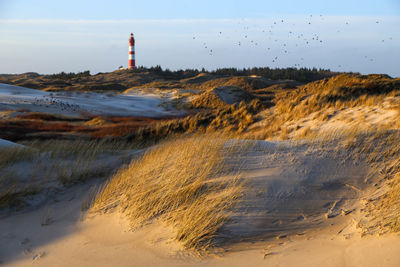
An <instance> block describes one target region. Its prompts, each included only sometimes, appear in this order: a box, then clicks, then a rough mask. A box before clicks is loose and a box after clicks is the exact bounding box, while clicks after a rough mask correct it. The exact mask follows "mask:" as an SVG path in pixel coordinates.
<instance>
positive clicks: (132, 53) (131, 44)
mask: <svg viewBox="0 0 400 267" xmlns="http://www.w3.org/2000/svg"><path fill="white" fill-rule="evenodd" d="M134 68H136V64H135V38H133V33H131V38H129V67H128V69H134Z"/></svg>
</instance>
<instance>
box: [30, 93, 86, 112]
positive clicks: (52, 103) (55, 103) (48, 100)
mask: <svg viewBox="0 0 400 267" xmlns="http://www.w3.org/2000/svg"><path fill="white" fill-rule="evenodd" d="M26 102H28V101H26ZM30 104H33V105H36V106H40V107H46V108H50V107H52V108H56V109H58V110H61V111H66V112H78V111H80V110H81V107H80V106H79V105H77V104H72V103H68V102H64V101H62V100H58V99H56V98H53V97H46V96H43V97H42V98H38V97H35V98H34V101H33V102H31V103H30Z"/></svg>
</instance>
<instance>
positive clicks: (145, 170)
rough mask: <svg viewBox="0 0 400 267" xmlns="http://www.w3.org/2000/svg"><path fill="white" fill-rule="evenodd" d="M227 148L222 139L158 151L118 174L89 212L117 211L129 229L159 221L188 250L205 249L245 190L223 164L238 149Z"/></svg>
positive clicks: (186, 141) (176, 143)
mask: <svg viewBox="0 0 400 267" xmlns="http://www.w3.org/2000/svg"><path fill="white" fill-rule="evenodd" d="M225 144H226V139H222V138H216V137H208V136H197V137H187V138H182V139H180V140H173V141H168V142H165V143H163V144H161V145H158V146H157V147H154V148H152V149H150V150H149V151H148V152H147V153H145V154H144V155H143V157H142V158H140V159H139V160H134V161H132V162H131V164H130V165H129V166H127V167H125V168H122V169H121V170H119V171H118V172H117V173H116V174H115V175H114V177H113V178H112V179H111V180H110V181H109V182H108V183H107V184H106V185H105V187H104V188H103V189H102V190H101V191H100V193H99V194H98V195H97V198H96V199H95V201H94V204H93V206H92V208H91V210H92V211H103V212H106V211H108V210H113V208H115V207H119V210H120V211H121V212H122V213H124V214H125V215H126V216H127V217H128V218H129V220H130V222H131V226H132V227H133V228H136V227H140V226H143V225H144V224H146V223H148V222H151V221H152V220H155V219H157V220H160V221H162V222H164V223H166V224H168V225H172V226H173V227H174V228H175V230H176V233H175V239H176V240H179V241H181V242H182V243H183V245H184V246H185V247H186V248H194V249H207V248H209V247H210V246H213V245H215V244H216V243H215V242H216V240H217V239H218V237H219V236H218V233H219V230H220V229H221V227H222V226H223V225H224V223H225V222H226V221H227V220H229V210H230V209H231V208H232V207H233V206H234V205H235V204H236V203H237V201H238V199H239V198H240V196H241V193H242V191H243V189H244V185H243V183H242V182H241V179H240V178H239V177H238V176H237V174H235V173H234V172H232V170H231V169H230V168H228V166H227V164H226V159H227V157H229V156H230V155H232V153H234V151H237V150H236V149H237V147H236V148H229V147H228V146H226V145H225ZM228 170H229V171H228Z"/></svg>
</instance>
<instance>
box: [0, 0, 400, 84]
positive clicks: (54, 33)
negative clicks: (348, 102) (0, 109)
mask: <svg viewBox="0 0 400 267" xmlns="http://www.w3.org/2000/svg"><path fill="white" fill-rule="evenodd" d="M311 15H312V16H311ZM321 15H322V16H321ZM282 20H283V22H282ZM275 23H276V24H275ZM399 25H400V0H380V1H378V0H364V1H361V0H347V1H344V0H336V1H321V0H319V1H314V0H309V1H306V0H303V1H298V0H297V1H296V0H292V1H290V0H286V1H285V0H280V1H261V0H259V1H255V0H253V1H251V0H247V1H237V0H230V1H228V0H220V1H217V0H214V1H211V0H203V1H183V0H174V1H127V0H125V1H122V0H121V1H118V0H114V1H104V0H97V1H90V0H86V1H85V0H80V1H78V0H69V1H54V0H53V1H50V0H35V1H32V0H0V36H1V37H0V51H1V52H0V73H21V72H26V71H36V72H40V73H54V72H59V71H68V72H69V71H81V70H87V69H89V70H91V71H92V72H93V73H96V72H105V71H112V70H114V69H116V68H117V67H118V66H120V65H123V66H126V65H127V57H128V56H127V54H128V53H127V49H128V47H127V45H128V38H129V33H130V32H134V33H135V36H136V43H137V45H136V46H137V47H136V51H137V64H139V65H144V66H152V65H158V64H159V65H161V66H163V67H164V68H165V67H168V68H172V69H178V68H201V67H206V68H208V69H214V68H217V67H231V66H232V67H240V68H241V67H252V66H270V67H289V66H304V67H321V68H330V69H333V70H340V71H357V72H362V73H388V74H390V75H392V76H400V68H399V63H398V62H400V51H399V47H400V27H399ZM220 32H221V33H220ZM193 38H195V39H193ZM313 38H314V39H313ZM321 41H322V42H321ZM206 47H207V48H206ZM211 50H212V52H211Z"/></svg>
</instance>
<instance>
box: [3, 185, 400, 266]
mask: <svg viewBox="0 0 400 267" xmlns="http://www.w3.org/2000/svg"><path fill="white" fill-rule="evenodd" d="M85 190H87V186H80V187H78V188H72V189H70V190H69V191H68V192H65V193H64V194H62V195H59V196H58V197H57V199H55V201H53V203H49V204H48V205H47V206H45V207H42V208H40V209H37V210H33V211H29V212H23V213H20V214H17V215H13V216H9V217H6V218H2V219H1V220H0V229H1V234H0V261H1V262H2V265H4V266H226V267H227V266H374V267H376V266H398V263H399V262H400V253H399V252H400V238H399V236H398V235H388V236H384V237H378V236H374V237H368V238H361V237H360V236H358V235H354V236H351V237H349V238H345V237H343V236H342V235H340V234H338V233H337V230H338V228H337V227H333V228H331V229H330V230H327V229H324V230H314V231H310V232H308V233H306V234H304V235H301V236H287V237H285V238H281V239H273V240H272V241H262V242H255V243H242V244H240V245H238V246H236V247H235V248H233V249H231V251H228V252H225V253H223V254H219V255H212V256H203V257H199V256H195V255H193V254H191V253H190V252H187V251H184V250H183V249H182V248H181V247H180V246H179V244H177V243H176V242H175V241H173V240H171V239H170V238H169V237H168V235H169V233H170V231H171V229H168V228H165V227H162V226H160V225H150V226H148V227H146V228H144V229H141V230H138V231H136V232H131V231H128V230H127V225H126V222H125V220H124V219H123V218H121V217H120V216H119V215H118V214H111V215H104V216H96V217H94V218H86V219H84V220H82V215H81V212H80V205H81V200H82V196H83V195H85ZM48 210H50V217H51V220H50V223H49V224H48V225H45V226H42V225H41V217H42V216H43V215H44V214H47V213H48ZM351 227H354V226H351Z"/></svg>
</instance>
